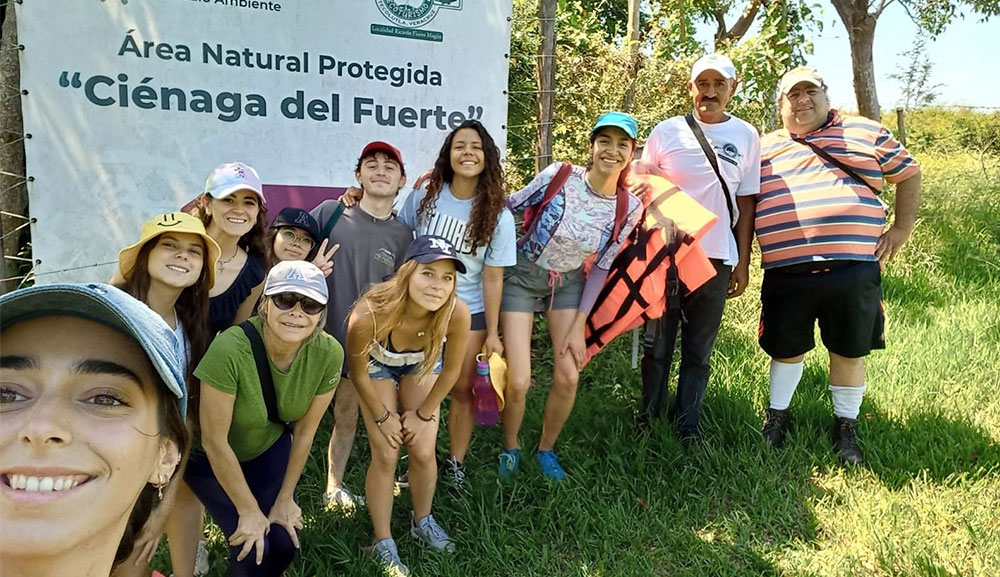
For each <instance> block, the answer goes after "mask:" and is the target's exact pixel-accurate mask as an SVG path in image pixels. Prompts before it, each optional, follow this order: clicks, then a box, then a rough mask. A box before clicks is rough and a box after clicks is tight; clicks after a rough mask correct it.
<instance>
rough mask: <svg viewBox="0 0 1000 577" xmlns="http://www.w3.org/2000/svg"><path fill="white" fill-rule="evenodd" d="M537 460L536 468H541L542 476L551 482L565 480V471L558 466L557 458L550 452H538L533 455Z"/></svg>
mask: <svg viewBox="0 0 1000 577" xmlns="http://www.w3.org/2000/svg"><path fill="white" fill-rule="evenodd" d="M535 458H536V459H538V466H539V467H541V468H542V474H543V475H545V476H546V477H548V478H549V479H552V480H553V481H562V480H563V479H565V478H566V471H563V468H562V467H560V466H559V457H557V456H556V454H555V453H553V452H552V451H538V452H537V453H535Z"/></svg>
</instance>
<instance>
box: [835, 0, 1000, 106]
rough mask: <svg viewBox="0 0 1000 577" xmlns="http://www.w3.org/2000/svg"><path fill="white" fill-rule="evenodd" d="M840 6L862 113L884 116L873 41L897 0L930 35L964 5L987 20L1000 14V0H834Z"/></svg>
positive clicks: (939, 30) (935, 33)
mask: <svg viewBox="0 0 1000 577" xmlns="http://www.w3.org/2000/svg"><path fill="white" fill-rule="evenodd" d="M830 1H831V2H832V3H833V7H834V8H836V10H837V15H838V16H840V20H841V22H843V23H844V28H846V29H847V37H848V40H849V41H850V44H851V65H852V69H853V72H854V96H855V98H857V101H858V111H859V112H860V113H861V115H862V116H867V117H868V118H871V119H873V120H881V118H882V115H881V111H880V109H879V104H878V93H877V91H876V89H875V62H874V59H873V58H872V45H873V43H874V41H875V24H876V23H877V22H878V18H879V16H881V15H882V12H883V11H884V10H885V9H886V8H888V7H889V6H890V5H891V4H892V3H893V2H896V1H898V2H899V4H900V5H901V6H902V7H903V9H905V10H906V13H907V14H908V15H909V16H910V18H911V19H912V20H913V21H914V22H915V23H916V24H917V25H918V26H920V27H921V28H922V29H924V30H926V31H927V32H928V33H930V35H931V36H932V37H933V36H936V35H938V34H940V33H941V32H942V31H944V29H945V27H946V26H947V25H948V24H949V23H950V22H951V21H952V20H953V19H954V18H955V16H956V15H960V14H961V13H960V12H959V8H960V7H964V8H968V9H969V10H971V11H972V12H975V13H978V14H980V15H982V16H983V19H984V20H986V19H988V18H989V17H990V16H995V15H997V14H1000V0H830Z"/></svg>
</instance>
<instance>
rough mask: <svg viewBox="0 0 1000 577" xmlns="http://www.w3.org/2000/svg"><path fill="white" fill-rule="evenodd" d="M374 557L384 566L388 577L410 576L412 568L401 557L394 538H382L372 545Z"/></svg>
mask: <svg viewBox="0 0 1000 577" xmlns="http://www.w3.org/2000/svg"><path fill="white" fill-rule="evenodd" d="M372 557H374V558H375V562H376V563H378V564H379V567H381V568H382V575H385V576H386V577H409V575H410V569H409V567H407V566H406V565H403V562H402V561H400V559H399V551H397V550H396V542H395V541H393V540H392V539H382V540H381V541H379V542H378V543H375V546H374V547H372Z"/></svg>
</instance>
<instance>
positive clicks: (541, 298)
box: [500, 251, 586, 313]
mask: <svg viewBox="0 0 1000 577" xmlns="http://www.w3.org/2000/svg"><path fill="white" fill-rule="evenodd" d="M584 280H586V279H585V278H584V275H583V267H582V266H581V267H580V268H578V269H576V270H571V271H569V272H564V273H561V274H560V273H550V272H549V271H548V270H547V269H544V268H542V267H539V266H534V265H533V264H531V262H530V261H529V260H528V259H527V258H526V257H525V256H524V255H523V254H521V251H517V264H516V265H514V266H510V267H507V268H506V270H504V274H503V299H502V300H501V301H500V310H501V311H507V312H521V313H533V312H536V311H545V310H550V309H551V310H562V309H576V308H579V307H580V297H581V296H582V295H583V283H584Z"/></svg>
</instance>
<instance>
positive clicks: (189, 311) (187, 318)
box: [116, 235, 211, 424]
mask: <svg viewBox="0 0 1000 577" xmlns="http://www.w3.org/2000/svg"><path fill="white" fill-rule="evenodd" d="M160 236H162V235H157V236H154V237H153V238H151V239H149V240H148V241H146V244H144V245H142V248H141V249H139V255H138V256H137V257H136V259H135V266H133V267H132V270H131V272H130V273H129V276H128V278H126V279H125V281H124V282H122V283H120V284H118V285H116V286H117V288H119V289H121V290H123V291H125V292H127V293H128V294H129V295H131V296H132V297H133V298H135V299H136V300H138V301H141V302H144V303H146V302H148V297H149V284H150V281H151V279H150V276H149V253H150V252H151V251H152V250H153V248H154V247H155V246H156V243H158V242H159V241H160ZM202 252H203V254H208V247H206V246H205V243H204V242H202ZM210 266H211V263H209V262H208V258H207V257H206V258H205V260H204V263H203V266H202V267H201V274H200V275H198V280H197V281H195V283H194V284H193V285H191V286H189V287H186V288H185V289H184V290H182V291H181V294H180V296H179V297H177V302H176V303H174V310H175V311H177V320H178V321H180V323H181V325H182V326H183V327H184V336H185V337H187V340H188V344H189V345H190V347H191V358H190V359H188V360H187V361H188V363H187V370H186V372H185V373H184V381H185V384H186V385H187V390H188V398H189V400H190V402H189V405H190V409H189V410H188V417H189V420H190V421H191V422H192V423H195V424H197V423H198V390H199V386H200V382H199V380H198V379H196V378H195V376H194V369H195V367H197V366H198V363H200V362H201V358H202V357H204V356H205V351H207V350H208V344H209V342H210V341H211V338H210V337H209V334H208V317H209V305H208V291H209V290H210V289H211V287H210V286H209V285H208V271H209V269H208V267H210Z"/></svg>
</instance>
